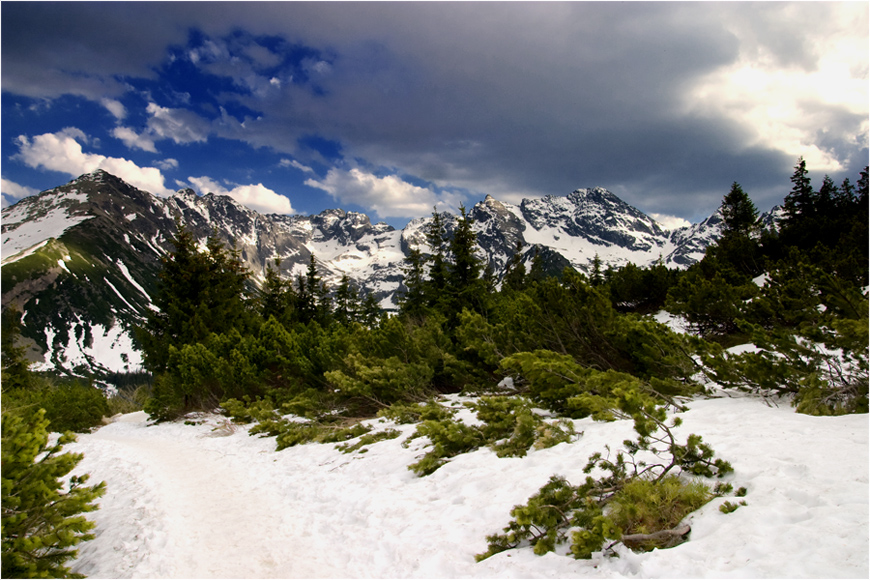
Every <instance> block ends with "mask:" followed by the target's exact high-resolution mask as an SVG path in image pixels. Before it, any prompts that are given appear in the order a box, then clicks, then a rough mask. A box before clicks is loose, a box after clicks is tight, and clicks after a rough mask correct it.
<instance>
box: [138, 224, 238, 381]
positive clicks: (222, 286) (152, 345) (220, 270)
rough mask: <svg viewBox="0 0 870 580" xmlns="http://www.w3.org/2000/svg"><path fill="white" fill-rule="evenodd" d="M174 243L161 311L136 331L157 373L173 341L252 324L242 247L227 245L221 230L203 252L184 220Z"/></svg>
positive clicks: (160, 290)
mask: <svg viewBox="0 0 870 580" xmlns="http://www.w3.org/2000/svg"><path fill="white" fill-rule="evenodd" d="M173 245H174V246H175V249H174V250H173V251H172V252H170V253H169V254H168V255H167V256H164V257H163V258H162V266H163V267H162V269H161V271H160V273H159V274H158V279H157V294H156V296H155V299H154V306H155V307H156V308H157V310H156V311H154V312H151V313H149V315H148V318H147V320H146V322H145V324H144V326H143V327H142V328H140V329H138V330H137V332H136V337H137V340H138V342H139V344H140V345H141V347H142V351H143V354H144V358H145V365H146V367H147V368H148V370H150V371H151V372H153V373H160V372H163V371H164V370H166V363H167V362H168V358H169V349H170V346H175V347H178V348H180V347H181V346H183V345H186V344H193V343H197V342H202V341H204V340H205V339H206V338H207V337H208V336H209V335H210V334H212V333H218V334H220V333H223V332H227V331H229V330H231V329H233V328H236V329H245V328H246V327H247V326H249V325H250V324H251V313H250V311H249V306H248V303H247V300H246V286H247V283H248V278H249V275H248V272H247V270H246V269H245V266H244V264H243V263H242V261H241V259H240V258H239V255H238V252H237V251H236V250H227V249H226V248H225V247H224V245H223V243H222V242H221V241H220V239H218V238H217V236H215V235H212V236H211V237H210V238H209V239H208V241H207V242H206V250H205V251H200V250H199V249H198V247H197V243H196V240H195V239H194V237H193V234H192V233H191V232H190V231H189V230H187V229H186V228H184V227H183V226H181V225H179V230H178V234H177V235H176V237H175V238H174V239H173Z"/></svg>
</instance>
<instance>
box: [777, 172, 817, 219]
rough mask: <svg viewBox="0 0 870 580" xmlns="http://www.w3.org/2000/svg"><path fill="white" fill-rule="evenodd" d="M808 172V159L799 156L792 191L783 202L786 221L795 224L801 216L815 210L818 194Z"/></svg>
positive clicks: (808, 214)
mask: <svg viewBox="0 0 870 580" xmlns="http://www.w3.org/2000/svg"><path fill="white" fill-rule="evenodd" d="M808 173H809V172H808V171H807V163H806V161H804V158H803V157H800V158H798V164H797V165H795V168H794V174H792V176H791V183H792V188H791V192H789V194H788V195H787V196H786V197H785V202H784V203H783V209H784V210H785V214H786V221H787V223H789V224H794V223H795V222H796V221H797V220H798V219H799V218H800V217H802V216H803V217H807V216H810V215H812V214H813V213H814V211H815V205H816V194H815V192H814V191H813V187H812V185H811V183H810V178H809V175H808Z"/></svg>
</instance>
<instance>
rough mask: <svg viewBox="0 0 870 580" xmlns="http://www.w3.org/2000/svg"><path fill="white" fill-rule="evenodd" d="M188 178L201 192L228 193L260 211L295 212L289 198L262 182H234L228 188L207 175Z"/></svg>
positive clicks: (246, 205)
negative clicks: (241, 183) (247, 183)
mask: <svg viewBox="0 0 870 580" xmlns="http://www.w3.org/2000/svg"><path fill="white" fill-rule="evenodd" d="M187 180H188V181H189V182H190V183H191V185H192V186H193V187H194V189H196V190H198V191H199V192H200V193H214V194H217V195H228V196H229V197H231V198H233V199H234V200H236V201H237V202H239V203H240V204H242V205H244V206H245V207H248V208H250V209H252V210H254V211H258V212H260V213H281V214H290V213H294V210H293V207H292V205H291V204H290V200H289V199H287V198H286V197H284V196H283V195H280V194H278V193H276V192H274V191H272V190H271V189H269V188H268V187H266V186H264V185H263V184H262V183H258V184H257V185H253V184H251V185H236V184H232V185H235V187H233V188H232V189H227V188H226V187H224V186H223V185H221V184H220V183H218V182H217V181H215V180H213V179H211V178H210V177H206V176H202V177H188V178H187Z"/></svg>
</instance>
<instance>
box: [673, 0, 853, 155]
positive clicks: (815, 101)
mask: <svg viewBox="0 0 870 580" xmlns="http://www.w3.org/2000/svg"><path fill="white" fill-rule="evenodd" d="M787 8H788V7H787V6H783V9H782V10H776V7H774V8H773V9H772V10H773V13H772V14H771V16H774V17H776V18H788V17H796V16H798V15H797V14H793V13H792V11H790V10H788V9H787ZM862 22H863V23H864V24H863V26H862V25H861V24H860V23H862ZM866 22H867V5H866V3H860V2H855V3H850V2H844V3H835V4H834V5H831V6H830V12H828V13H827V14H826V16H825V18H824V20H823V21H822V22H818V23H817V25H816V26H812V27H803V29H802V33H803V34H802V36H801V42H802V43H803V45H804V52H806V53H807V54H809V55H812V61H811V62H804V61H802V60H798V61H797V62H794V63H788V64H789V66H783V62H782V59H783V56H782V55H781V54H778V53H777V48H779V47H777V46H775V45H774V46H768V45H766V44H765V42H766V37H765V36H764V35H760V34H758V31H757V30H753V26H752V23H744V22H741V21H739V20H735V21H734V22H733V23H732V26H730V27H729V29H730V31H731V32H732V33H733V34H734V35H735V36H736V37H737V38H738V39H739V40H740V47H741V52H740V55H739V57H738V58H737V59H736V60H735V61H734V62H733V63H732V64H730V65H729V66H726V67H722V68H720V69H717V70H715V71H713V72H711V73H709V74H708V75H706V76H704V77H703V78H702V79H701V81H700V82H699V83H697V84H696V85H695V87H694V88H693V90H691V91H690V92H689V93H688V95H687V102H688V103H690V105H689V108H690V110H691V111H693V112H700V113H701V114H706V115H710V116H718V115H721V116H724V117H726V118H728V119H729V120H731V121H732V122H734V123H735V124H736V125H737V126H740V127H742V128H744V130H746V131H747V132H748V133H749V135H751V140H750V142H749V143H747V146H749V147H751V146H762V147H770V148H773V149H776V150H779V151H782V152H784V153H786V154H788V155H789V156H790V157H796V156H798V155H800V156H803V157H804V159H806V161H807V166H809V167H812V168H813V170H816V171H825V172H835V171H840V170H842V169H844V167H843V165H842V161H845V159H843V158H842V157H841V156H840V155H838V152H837V151H835V150H834V149H833V148H832V147H830V146H828V147H826V146H825V145H823V144H820V139H819V136H820V134H822V133H824V134H826V135H827V136H828V137H829V138H831V140H832V141H840V142H845V143H851V144H858V145H860V143H858V141H864V142H865V143H866V140H867V134H868V122H867V118H868V115H870V110H868V90H867V88H868V85H867V70H868V53H867V30H866ZM756 24H757V23H756ZM796 58H797V57H796ZM844 112H846V113H849V114H852V115H854V116H855V117H857V118H860V119H863V121H860V122H859V123H858V124H857V126H850V127H843V126H842V123H838V118H841V117H842V115H843V113H844Z"/></svg>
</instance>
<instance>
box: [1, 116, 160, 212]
mask: <svg viewBox="0 0 870 580" xmlns="http://www.w3.org/2000/svg"><path fill="white" fill-rule="evenodd" d="M16 141H17V145H18V153H17V154H15V156H14V157H15V158H17V159H20V160H21V161H23V162H24V164H25V165H27V166H29V167H32V168H34V169H37V168H38V169H48V170H51V171H58V172H60V173H66V174H67V175H69V176H71V177H78V176H79V175H81V174H83V173H90V172H92V171H94V170H96V169H104V170H105V171H108V172H109V173H111V174H113V175H117V176H118V177H120V178H121V179H123V180H124V181H126V182H127V183H129V184H130V185H133V186H134V187H138V188H139V189H143V190H145V191H149V192H151V193H154V194H156V195H170V194H172V190H170V189H167V188H166V187H165V186H164V184H163V174H162V173H161V172H160V170H159V169H157V168H156V167H139V166H138V165H136V164H135V163H134V162H132V161H130V160H128V159H123V158H119V157H106V156H105V155H99V154H97V153H86V152H85V151H84V150H82V146H81V144H80V143H79V141H84V142H85V143H87V136H86V135H85V134H84V132H82V131H81V130H80V129H77V128H75V127H68V128H66V129H64V130H62V131H58V132H57V133H44V134H42V135H37V136H35V137H32V138H31V137H27V136H25V135H20V136H19V137H18V139H17V140H16Z"/></svg>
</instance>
